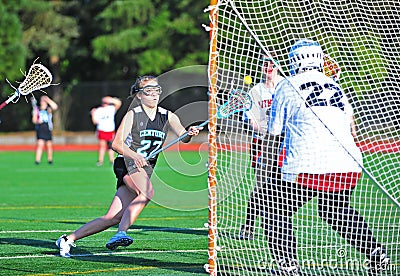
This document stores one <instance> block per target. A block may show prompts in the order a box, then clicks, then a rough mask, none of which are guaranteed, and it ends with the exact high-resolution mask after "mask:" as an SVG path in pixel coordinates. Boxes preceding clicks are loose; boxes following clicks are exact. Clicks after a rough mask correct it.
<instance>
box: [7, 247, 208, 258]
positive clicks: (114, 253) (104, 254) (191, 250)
mask: <svg viewBox="0 0 400 276" xmlns="http://www.w3.org/2000/svg"><path fill="white" fill-rule="evenodd" d="M196 252H208V250H207V249H200V250H198V249H187V250H162V251H160V250H147V251H146V250H142V251H129V252H103V253H92V254H74V255H73V254H71V257H90V256H111V255H114V256H115V255H134V254H156V253H196ZM54 257H57V258H61V257H60V255H58V254H43V255H24V256H7V257H0V260H12V259H28V258H30V259H36V258H54Z"/></svg>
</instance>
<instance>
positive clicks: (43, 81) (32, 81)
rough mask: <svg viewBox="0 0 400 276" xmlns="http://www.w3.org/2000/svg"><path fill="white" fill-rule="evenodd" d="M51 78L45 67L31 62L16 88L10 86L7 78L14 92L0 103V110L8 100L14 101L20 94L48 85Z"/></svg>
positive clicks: (26, 93) (24, 94)
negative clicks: (22, 79)
mask: <svg viewBox="0 0 400 276" xmlns="http://www.w3.org/2000/svg"><path fill="white" fill-rule="evenodd" d="M52 80H53V76H52V75H51V73H50V71H49V70H48V69H47V68H46V67H44V66H43V65H41V64H33V65H32V66H31V68H29V71H28V74H27V75H26V76H25V79H24V81H23V82H22V83H21V84H20V85H19V86H18V88H15V87H14V86H12V85H11V83H10V82H9V81H8V80H7V82H8V84H10V86H11V87H12V88H14V90H15V92H14V94H13V95H12V96H11V97H9V98H8V99H7V100H6V101H5V102H3V103H2V104H0V110H1V109H3V108H4V107H5V106H6V105H7V104H9V103H10V102H13V103H16V102H17V101H18V99H19V97H20V96H21V95H23V96H26V95H28V94H29V93H32V92H33V91H36V90H40V89H42V88H46V87H49V86H50V85H51V82H52Z"/></svg>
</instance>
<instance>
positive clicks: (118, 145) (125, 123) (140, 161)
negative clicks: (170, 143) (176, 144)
mask: <svg viewBox="0 0 400 276" xmlns="http://www.w3.org/2000/svg"><path fill="white" fill-rule="evenodd" d="M133 119H134V113H133V111H132V110H130V111H128V112H127V113H126V114H125V116H124V118H123V119H122V121H121V124H120V125H119V127H118V129H117V132H116V133H115V137H114V140H113V142H112V144H111V147H112V149H113V150H114V151H116V152H117V153H119V154H122V155H123V156H124V157H127V158H130V159H133V160H134V162H135V165H136V166H137V167H138V168H141V167H143V166H145V165H147V161H146V160H145V159H144V157H143V156H142V155H141V154H139V153H136V152H135V151H133V150H132V149H131V148H130V145H127V144H126V143H125V141H126V139H127V137H128V136H129V135H130V133H131V128H132V125H133Z"/></svg>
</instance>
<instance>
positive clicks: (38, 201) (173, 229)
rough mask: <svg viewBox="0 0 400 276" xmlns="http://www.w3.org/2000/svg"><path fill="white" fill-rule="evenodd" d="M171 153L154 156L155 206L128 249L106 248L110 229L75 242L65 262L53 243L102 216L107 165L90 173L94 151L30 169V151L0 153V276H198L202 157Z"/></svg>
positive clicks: (108, 195) (109, 179)
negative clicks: (172, 167) (71, 256)
mask: <svg viewBox="0 0 400 276" xmlns="http://www.w3.org/2000/svg"><path fill="white" fill-rule="evenodd" d="M177 154H178V153H176V152H167V153H166V154H165V158H164V156H160V160H159V163H158V164H157V167H156V171H155V174H154V182H155V191H156V196H155V201H156V202H151V203H150V204H149V205H148V206H147V207H146V208H145V209H144V211H143V212H142V214H141V215H140V217H139V219H138V220H137V221H136V223H135V224H134V225H133V226H132V227H131V229H130V231H129V233H130V235H132V237H133V238H134V239H135V241H134V243H133V244H132V245H131V246H129V247H126V248H118V249H117V250H116V251H114V252H111V251H109V250H108V249H107V248H105V243H106V242H107V241H108V239H109V238H110V237H111V236H112V235H113V234H114V233H115V231H116V228H110V229H109V230H107V231H105V232H102V233H98V234H96V235H93V236H90V237H87V238H84V239H82V240H79V241H78V242H77V243H76V244H77V247H76V248H72V249H71V253H72V254H73V258H71V259H65V258H61V257H58V250H57V248H56V246H55V244H54V242H55V240H56V239H57V238H58V237H59V236H60V235H61V234H63V233H69V232H70V231H72V230H74V229H76V228H78V227H80V226H81V225H83V224H84V223H86V222H88V221H90V220H92V219H94V218H96V217H98V216H101V215H103V214H104V213H105V212H106V210H107V208H108V206H109V203H110V202H111V200H112V197H113V195H114V192H115V177H114V174H113V172H112V167H111V165H104V166H102V167H96V165H95V163H96V160H97V153H96V152H55V157H54V164H53V165H48V164H47V163H46V162H42V164H40V165H34V162H33V161H34V153H33V152H0V169H1V172H2V179H1V182H0V275H107V274H109V275H111V274H112V275H204V274H205V272H204V269H203V265H204V264H205V263H207V261H208V253H207V229H206V228H204V223H205V222H207V212H208V211H207V208H206V206H207V197H205V198H204V199H199V200H196V198H198V195H199V194H204V193H205V191H206V189H207V170H206V167H205V166H204V163H205V160H204V158H205V159H206V158H207V152H202V153H201V154H200V155H199V154H198V153H193V152H181V153H180V155H182V158H178V155H177ZM43 157H45V155H44V156H43ZM43 159H45V158H43ZM182 160H183V161H182ZM174 162H175V163H177V164H178V165H176V166H178V167H179V168H174V169H170V168H169V166H172V164H174ZM185 166H187V167H188V168H186V167H185ZM189 168H190V170H189ZM186 169H187V170H186ZM181 170H182V171H181ZM188 172H189V173H190V174H191V175H188V174H189V173H188ZM165 184H166V185H165ZM165 187H167V188H168V189H166V188H165Z"/></svg>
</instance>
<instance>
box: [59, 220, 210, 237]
mask: <svg viewBox="0 0 400 276" xmlns="http://www.w3.org/2000/svg"><path fill="white" fill-rule="evenodd" d="M59 223H63V224H78V225H84V224H85V223H86V222H77V221H75V222H71V221H69V222H59ZM108 229H115V231H117V229H118V225H117V226H112V227H110V228H108ZM129 230H133V231H135V234H140V232H152V231H154V232H171V233H179V234H189V235H199V236H206V235H207V231H208V229H207V228H204V230H199V229H191V228H184V227H160V226H144V225H143V226H141V225H136V224H135V225H132V226H131V227H130V228H129ZM140 230H142V231H140Z"/></svg>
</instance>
